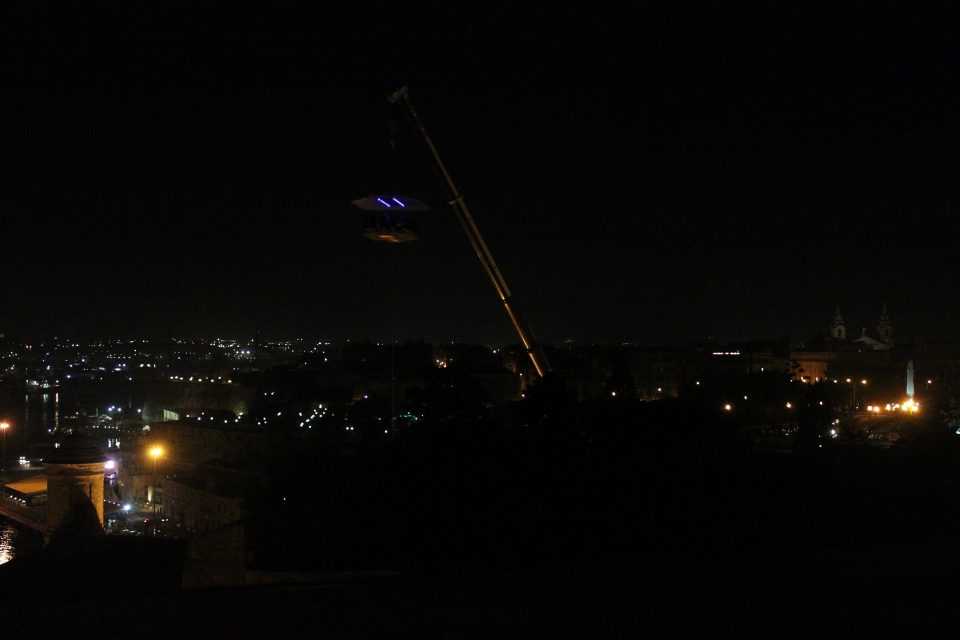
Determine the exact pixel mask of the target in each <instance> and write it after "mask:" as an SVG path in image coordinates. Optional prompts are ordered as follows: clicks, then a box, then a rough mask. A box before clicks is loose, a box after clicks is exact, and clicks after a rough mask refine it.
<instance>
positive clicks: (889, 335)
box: [877, 305, 893, 345]
mask: <svg viewBox="0 0 960 640" xmlns="http://www.w3.org/2000/svg"><path fill="white" fill-rule="evenodd" d="M877 334H878V335H879V336H880V342H882V343H883V344H889V345H892V344H893V325H891V324H890V316H888V315H887V305H883V311H882V312H881V313H880V322H879V323H878V324H877Z"/></svg>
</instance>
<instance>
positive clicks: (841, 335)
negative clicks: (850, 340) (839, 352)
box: [830, 303, 847, 341]
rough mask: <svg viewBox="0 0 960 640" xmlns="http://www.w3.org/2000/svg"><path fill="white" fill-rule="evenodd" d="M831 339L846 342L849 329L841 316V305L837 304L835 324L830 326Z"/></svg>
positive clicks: (834, 317) (834, 316)
mask: <svg viewBox="0 0 960 640" xmlns="http://www.w3.org/2000/svg"><path fill="white" fill-rule="evenodd" d="M830 337H831V338H833V339H834V340H841V341H842V340H846V339H847V328H846V327H845V326H844V324H843V316H842V315H840V304H839V303H838V304H837V312H836V313H835V314H834V315H833V322H832V323H831V324H830Z"/></svg>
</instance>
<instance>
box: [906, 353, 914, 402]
mask: <svg viewBox="0 0 960 640" xmlns="http://www.w3.org/2000/svg"><path fill="white" fill-rule="evenodd" d="M907 396H908V397H909V398H910V399H911V400H913V360H911V361H910V362H908V363H907Z"/></svg>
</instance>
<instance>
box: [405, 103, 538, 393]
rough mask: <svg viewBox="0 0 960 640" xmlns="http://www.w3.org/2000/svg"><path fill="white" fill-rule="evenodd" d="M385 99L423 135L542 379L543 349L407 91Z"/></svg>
mask: <svg viewBox="0 0 960 640" xmlns="http://www.w3.org/2000/svg"><path fill="white" fill-rule="evenodd" d="M387 99H388V100H390V102H394V103H398V104H399V105H400V108H401V110H402V111H403V112H404V114H405V115H406V116H407V119H408V120H409V122H410V125H411V126H412V127H413V128H414V130H415V131H417V132H418V133H420V135H421V136H423V140H424V142H426V144H427V149H428V150H429V151H430V155H431V156H432V157H433V161H434V164H435V167H434V168H435V169H436V170H437V173H438V175H439V177H440V178H441V182H442V183H443V185H444V188H446V190H447V195H448V197H449V198H450V206H451V207H453V210H454V212H455V213H456V214H457V219H458V220H460V224H461V225H462V226H463V230H464V231H465V232H466V233H467V237H468V238H469V239H470V244H471V245H472V246H473V249H474V251H476V253H477V257H478V258H480V263H481V264H482V265H483V269H484V271H486V272H487V275H488V276H490V281H491V282H493V286H494V288H495V289H496V290H497V295H498V296H500V300H501V302H503V307H504V309H506V311H507V315H508V316H510V321H511V322H512V323H513V326H514V327H515V328H516V329H517V333H519V334H520V340H521V341H522V342H523V346H524V348H526V350H527V355H529V356H530V360H532V361H533V366H534V368H535V369H536V370H537V374H538V375H540V376H543V375H544V374H546V373H547V372H549V371H550V363H549V362H548V361H547V356H546V355H545V354H544V353H543V347H541V346H540V343H539V342H537V339H536V338H535V337H534V335H533V331H531V330H530V326H529V325H528V324H527V321H526V319H524V317H523V314H521V313H520V310H519V309H518V308H517V304H516V301H515V299H514V296H513V294H512V293H510V287H508V286H507V281H506V280H505V279H504V277H503V273H501V272H500V267H498V266H497V262H496V260H494V259H493V254H491V253H490V248H489V247H487V243H486V242H484V240H483V236H481V235H480V230H479V229H477V224H476V223H475V222H474V221H473V216H471V215H470V210H469V209H467V203H466V202H464V200H463V195H461V194H460V192H459V191H457V187H456V186H455V185H454V184H453V179H452V178H451V177H450V174H449V173H448V172H447V168H446V167H445V166H444V164H443V160H441V159H440V154H439V153H437V148H436V147H434V146H433V141H432V140H431V139H430V136H429V134H427V130H426V128H424V126H423V122H421V121H420V116H419V115H417V111H416V109H414V108H413V103H412V102H410V91H409V89H407V87H402V88H400V89H398V90H397V91H395V92H393V93H392V94H390V95H389V96H388V98H387Z"/></svg>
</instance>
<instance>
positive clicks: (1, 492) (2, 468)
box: [0, 422, 10, 498]
mask: <svg viewBox="0 0 960 640" xmlns="http://www.w3.org/2000/svg"><path fill="white" fill-rule="evenodd" d="M9 428H10V423H9V422H0V431H3V461H2V462H0V497H2V498H6V497H7V429H9Z"/></svg>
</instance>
